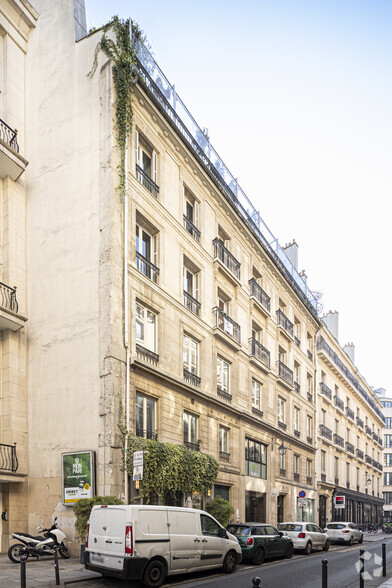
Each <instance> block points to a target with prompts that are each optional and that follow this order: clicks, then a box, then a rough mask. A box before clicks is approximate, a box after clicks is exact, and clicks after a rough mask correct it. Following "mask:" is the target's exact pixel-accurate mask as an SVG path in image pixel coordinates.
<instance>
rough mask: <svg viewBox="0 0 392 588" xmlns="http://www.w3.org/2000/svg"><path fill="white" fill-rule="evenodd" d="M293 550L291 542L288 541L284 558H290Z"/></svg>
mask: <svg viewBox="0 0 392 588" xmlns="http://www.w3.org/2000/svg"><path fill="white" fill-rule="evenodd" d="M293 551H294V547H293V544H292V543H290V544H289V546H288V548H287V551H286V555H285V558H286V559H291V558H292V557H293Z"/></svg>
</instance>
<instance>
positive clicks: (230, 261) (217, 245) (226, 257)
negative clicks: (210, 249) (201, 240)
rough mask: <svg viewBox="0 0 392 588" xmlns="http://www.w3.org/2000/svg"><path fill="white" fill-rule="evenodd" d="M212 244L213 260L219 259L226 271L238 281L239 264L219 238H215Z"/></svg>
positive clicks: (239, 274)
mask: <svg viewBox="0 0 392 588" xmlns="http://www.w3.org/2000/svg"><path fill="white" fill-rule="evenodd" d="M212 244H213V245H214V258H217V259H219V260H220V261H221V262H222V263H223V265H224V266H226V267H227V269H228V270H229V271H230V272H231V273H232V274H233V276H234V277H235V278H237V280H239V279H240V276H241V270H240V268H241V264H240V262H239V261H238V260H237V259H236V258H235V257H234V255H233V254H232V253H230V251H229V250H228V249H227V247H225V245H224V243H223V241H222V240H221V239H219V237H216V238H215V239H214V240H213V242H212Z"/></svg>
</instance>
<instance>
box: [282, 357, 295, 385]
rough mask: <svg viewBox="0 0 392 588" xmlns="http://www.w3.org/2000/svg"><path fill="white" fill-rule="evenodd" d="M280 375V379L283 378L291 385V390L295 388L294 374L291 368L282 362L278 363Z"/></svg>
mask: <svg viewBox="0 0 392 588" xmlns="http://www.w3.org/2000/svg"><path fill="white" fill-rule="evenodd" d="M278 375H279V378H281V379H282V380H284V381H285V382H286V383H287V384H289V386H290V387H291V388H292V387H293V384H294V379H293V372H292V370H291V369H290V368H289V367H287V365H285V364H284V363H283V362H282V361H280V360H279V361H278Z"/></svg>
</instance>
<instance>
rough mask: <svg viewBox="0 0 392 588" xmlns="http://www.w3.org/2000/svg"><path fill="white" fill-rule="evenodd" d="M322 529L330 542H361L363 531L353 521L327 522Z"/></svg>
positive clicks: (349, 543)
mask: <svg viewBox="0 0 392 588" xmlns="http://www.w3.org/2000/svg"><path fill="white" fill-rule="evenodd" d="M324 531H325V532H326V533H327V535H328V538H329V541H330V543H340V542H343V543H347V544H348V545H352V544H353V543H354V542H355V541H358V543H363V533H362V531H361V529H360V528H359V527H358V525H356V524H355V523H347V522H345V521H339V522H336V523H328V525H327V526H326V528H325V529H324Z"/></svg>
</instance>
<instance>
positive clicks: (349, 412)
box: [346, 406, 355, 421]
mask: <svg viewBox="0 0 392 588" xmlns="http://www.w3.org/2000/svg"><path fill="white" fill-rule="evenodd" d="M346 416H348V418H349V419H351V420H352V421H353V420H354V419H355V414H354V411H353V410H352V409H351V408H349V407H348V406H346Z"/></svg>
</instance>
